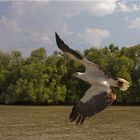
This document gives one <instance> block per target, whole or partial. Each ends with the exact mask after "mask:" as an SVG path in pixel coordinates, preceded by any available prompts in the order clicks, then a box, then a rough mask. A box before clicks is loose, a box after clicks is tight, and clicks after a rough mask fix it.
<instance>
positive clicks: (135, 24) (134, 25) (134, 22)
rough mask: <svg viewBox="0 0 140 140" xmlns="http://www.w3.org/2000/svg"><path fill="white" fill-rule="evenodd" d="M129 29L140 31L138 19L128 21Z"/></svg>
mask: <svg viewBox="0 0 140 140" xmlns="http://www.w3.org/2000/svg"><path fill="white" fill-rule="evenodd" d="M129 27H130V28H136V29H140V18H136V19H134V20H132V21H130V26H129Z"/></svg>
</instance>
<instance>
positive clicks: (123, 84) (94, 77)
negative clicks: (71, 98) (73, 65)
mask: <svg viewBox="0 0 140 140" xmlns="http://www.w3.org/2000/svg"><path fill="white" fill-rule="evenodd" d="M56 43H57V46H58V47H59V48H60V49H61V50H62V51H63V52H64V53H66V54H67V55H68V56H69V57H70V58H71V59H73V60H76V61H79V62H80V63H82V64H83V65H84V66H85V68H86V70H85V72H84V73H81V72H77V73H75V74H74V76H75V77H77V78H79V79H82V80H84V81H86V82H88V83H90V84H91V87H90V88H89V89H88V90H87V91H86V92H85V95H84V96H83V97H82V98H81V99H80V101H78V102H77V103H76V104H75V105H74V107H73V109H72V112H71V114H70V120H71V121H76V123H80V124H82V123H83V122H84V120H85V118H86V117H91V116H93V115H94V114H96V113H98V112H100V111H102V110H103V109H105V108H106V107H107V106H109V105H110V104H111V103H112V102H113V101H114V100H113V99H112V98H111V100H109V99H108V98H107V95H108V94H110V93H112V90H113V89H112V87H119V88H121V90H123V89H124V90H126V89H127V88H128V87H129V83H128V82H127V81H126V80H124V79H122V78H112V77H110V76H109V75H107V74H106V73H105V72H104V71H103V70H102V69H101V68H100V67H99V66H98V65H96V64H95V63H93V62H91V61H89V60H87V59H85V58H84V59H83V58H82V56H81V55H80V54H78V53H77V52H76V51H74V50H72V49H71V48H69V47H68V46H67V45H66V44H65V43H64V42H63V40H62V39H61V38H60V37H59V36H58V34H57V33H56Z"/></svg>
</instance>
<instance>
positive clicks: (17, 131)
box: [0, 106, 140, 140]
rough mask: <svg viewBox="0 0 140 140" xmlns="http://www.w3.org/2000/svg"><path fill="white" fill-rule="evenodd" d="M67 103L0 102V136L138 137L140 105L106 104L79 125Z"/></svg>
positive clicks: (20, 139)
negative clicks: (2, 103) (71, 118)
mask: <svg viewBox="0 0 140 140" xmlns="http://www.w3.org/2000/svg"><path fill="white" fill-rule="evenodd" d="M71 108H72V107H71V106H0V140H140V107H121V106H119V107H116V106H113V107H109V108H108V109H106V110H105V111H103V112H101V113H99V114H97V115H95V116H94V117H92V118H89V119H87V120H86V121H85V122H84V124H83V125H75V124H74V123H70V122H69V121H68V116H69V113H70V111H71Z"/></svg>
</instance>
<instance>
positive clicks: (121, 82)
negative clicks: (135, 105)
mask: <svg viewBox="0 0 140 140" xmlns="http://www.w3.org/2000/svg"><path fill="white" fill-rule="evenodd" d="M117 80H118V87H119V89H120V90H122V91H126V90H127V89H128V88H129V82H128V81H126V80H125V79H123V78H117Z"/></svg>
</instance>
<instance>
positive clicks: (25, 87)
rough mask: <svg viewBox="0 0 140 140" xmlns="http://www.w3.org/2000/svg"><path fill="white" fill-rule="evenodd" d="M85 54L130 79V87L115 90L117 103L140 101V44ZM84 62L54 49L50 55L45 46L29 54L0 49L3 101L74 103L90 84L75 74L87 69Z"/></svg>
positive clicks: (112, 46) (102, 49)
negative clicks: (24, 54)
mask: <svg viewBox="0 0 140 140" xmlns="http://www.w3.org/2000/svg"><path fill="white" fill-rule="evenodd" d="M84 55H85V56H86V57H87V58H88V59H89V60H91V61H93V62H95V63H96V64H99V65H100V66H101V68H102V69H103V70H104V71H105V72H107V73H109V72H110V74H111V75H113V76H114V77H116V76H117V77H122V78H125V79H127V80H128V81H129V82H130V83H131V87H130V88H129V90H128V91H126V92H125V93H124V92H121V91H118V90H117V91H116V92H117V96H118V100H117V102H118V103H124V104H125V103H140V45H136V46H133V47H129V48H126V47H123V48H121V49H120V48H119V47H118V46H115V45H113V44H111V45H109V46H108V47H105V48H100V49H96V48H91V49H88V50H85V52H84ZM84 70H85V68H84V66H83V65H81V64H79V63H78V62H75V61H73V60H70V59H69V58H68V57H67V56H66V55H64V54H61V53H59V52H54V53H53V54H52V55H51V56H47V53H46V51H45V49H44V48H40V49H38V50H34V51H32V52H31V55H30V56H29V57H28V58H24V57H22V54H21V53H20V52H18V51H13V52H11V53H9V54H8V53H3V52H0V103H3V104H56V103H72V102H75V101H76V100H78V99H79V98H80V97H81V96H83V94H84V91H85V90H86V89H87V88H88V87H89V86H90V85H89V84H88V83H85V82H83V81H81V80H79V79H76V78H74V77H73V76H72V74H73V73H74V72H76V71H84Z"/></svg>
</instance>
